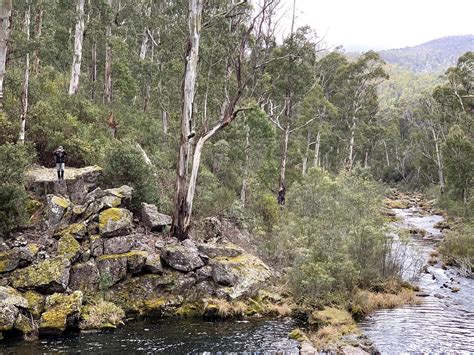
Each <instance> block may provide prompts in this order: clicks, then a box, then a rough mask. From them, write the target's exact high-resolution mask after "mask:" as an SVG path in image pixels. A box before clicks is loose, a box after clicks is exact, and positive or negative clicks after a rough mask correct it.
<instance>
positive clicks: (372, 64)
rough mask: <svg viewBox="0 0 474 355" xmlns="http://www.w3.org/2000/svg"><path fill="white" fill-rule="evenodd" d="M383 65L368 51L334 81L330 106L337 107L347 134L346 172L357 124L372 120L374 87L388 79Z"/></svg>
mask: <svg viewBox="0 0 474 355" xmlns="http://www.w3.org/2000/svg"><path fill="white" fill-rule="evenodd" d="M383 65H384V61H383V60H382V59H380V56H379V55H378V54H377V53H375V52H373V51H369V52H367V53H364V54H363V55H362V56H360V57H359V58H358V59H357V60H356V61H354V62H349V63H347V64H346V65H344V66H342V67H341V68H340V69H339V71H338V73H337V76H336V78H335V85H336V87H337V89H336V92H335V94H334V103H335V104H336V105H337V106H338V107H339V109H340V113H341V119H342V123H343V124H344V125H345V126H346V127H347V129H348V132H349V137H348V142H347V143H348V145H347V146H348V148H347V150H348V152H347V158H346V166H347V168H348V169H349V171H351V170H352V166H353V164H354V161H355V157H356V156H355V153H356V152H355V149H356V142H355V139H356V134H357V131H358V129H359V127H360V125H361V121H363V120H365V121H368V120H371V119H374V117H375V114H376V113H377V109H378V107H377V106H378V101H377V86H378V85H380V84H381V83H382V82H383V81H384V80H385V79H388V75H387V74H386V73H385V71H384V69H383Z"/></svg>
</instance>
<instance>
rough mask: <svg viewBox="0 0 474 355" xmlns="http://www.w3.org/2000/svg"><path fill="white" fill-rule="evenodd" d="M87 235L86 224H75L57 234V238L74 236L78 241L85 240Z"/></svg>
mask: <svg viewBox="0 0 474 355" xmlns="http://www.w3.org/2000/svg"><path fill="white" fill-rule="evenodd" d="M86 233H87V226H86V224H85V223H73V224H70V225H69V226H67V227H66V228H63V229H61V230H60V231H58V232H56V233H55V236H59V237H61V236H64V235H67V234H70V235H72V236H73V237H74V238H76V239H83V238H84V236H85V235H86Z"/></svg>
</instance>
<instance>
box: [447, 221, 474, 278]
mask: <svg viewBox="0 0 474 355" xmlns="http://www.w3.org/2000/svg"><path fill="white" fill-rule="evenodd" d="M439 251H440V253H441V254H443V255H444V256H445V257H446V259H447V260H448V261H449V262H452V263H454V264H456V265H459V266H460V267H461V269H462V270H463V271H464V272H465V273H467V274H472V273H473V272H474V226H472V225H469V224H466V225H463V226H461V227H460V228H458V229H454V230H452V231H448V233H447V235H446V236H445V238H444V239H443V242H442V244H441V246H440V248H439Z"/></svg>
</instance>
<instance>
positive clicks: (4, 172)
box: [0, 143, 31, 236]
mask: <svg viewBox="0 0 474 355" xmlns="http://www.w3.org/2000/svg"><path fill="white" fill-rule="evenodd" d="M30 157H31V152H30V149H29V148H28V147H27V146H21V145H13V144H9V143H7V144H4V145H1V146H0V236H5V235H7V234H8V233H9V232H10V231H11V230H12V229H14V228H16V227H18V226H19V225H21V224H23V223H24V222H25V221H26V217H27V209H26V205H27V197H28V196H27V194H26V191H25V187H24V174H25V170H26V168H27V167H28V165H29V163H30V160H31V159H30Z"/></svg>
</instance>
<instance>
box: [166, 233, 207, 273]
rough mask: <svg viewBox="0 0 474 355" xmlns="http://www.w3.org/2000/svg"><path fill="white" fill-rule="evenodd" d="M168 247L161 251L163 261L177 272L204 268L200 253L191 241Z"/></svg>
mask: <svg viewBox="0 0 474 355" xmlns="http://www.w3.org/2000/svg"><path fill="white" fill-rule="evenodd" d="M185 242H186V243H184V242H182V243H179V244H169V245H166V246H165V247H164V248H163V249H162V250H161V259H162V260H163V261H164V262H165V263H166V264H167V265H168V266H170V267H172V268H173V269H175V270H179V271H184V272H189V271H193V270H195V269H198V268H200V267H202V266H204V262H203V260H202V259H201V257H200V256H199V251H198V249H197V248H196V246H195V245H194V244H193V243H192V242H191V241H189V240H188V241H185Z"/></svg>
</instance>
